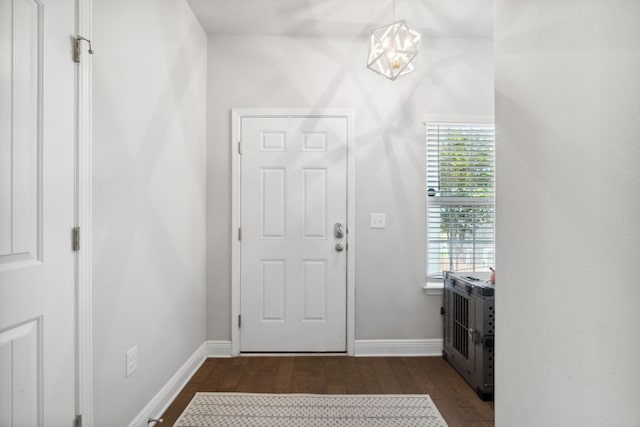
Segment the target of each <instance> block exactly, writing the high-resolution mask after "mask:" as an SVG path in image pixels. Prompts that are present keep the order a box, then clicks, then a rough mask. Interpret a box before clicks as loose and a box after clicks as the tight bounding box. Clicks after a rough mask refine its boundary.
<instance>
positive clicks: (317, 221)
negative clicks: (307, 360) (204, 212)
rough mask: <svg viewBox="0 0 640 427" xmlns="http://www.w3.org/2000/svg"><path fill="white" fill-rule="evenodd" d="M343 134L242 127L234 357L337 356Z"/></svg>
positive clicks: (285, 125) (313, 127)
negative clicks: (236, 350) (238, 322)
mask: <svg viewBox="0 0 640 427" xmlns="http://www.w3.org/2000/svg"><path fill="white" fill-rule="evenodd" d="M347 125H348V123H347V118H346V117H308V118H307V117H304V118H303V117H243V118H242V125H241V136H242V155H241V162H242V164H241V170H242V172H241V233H242V236H241V273H240V281H241V285H240V301H241V304H240V305H241V310H240V311H241V316H242V323H241V328H240V350H241V351H243V352H285V351H289V352H308V351H326V352H344V351H346V327H347V326H346V315H347V311H346V308H347V286H346V268H347V252H346V241H347V239H346V220H347ZM336 224H340V225H339V226H338V227H341V228H342V232H340V231H338V232H336ZM340 233H342V235H340Z"/></svg>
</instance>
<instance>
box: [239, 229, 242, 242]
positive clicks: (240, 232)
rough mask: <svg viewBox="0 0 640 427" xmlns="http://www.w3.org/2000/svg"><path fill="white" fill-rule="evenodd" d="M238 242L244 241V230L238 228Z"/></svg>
mask: <svg viewBox="0 0 640 427" xmlns="http://www.w3.org/2000/svg"><path fill="white" fill-rule="evenodd" d="M238 240H242V228H240V227H238Z"/></svg>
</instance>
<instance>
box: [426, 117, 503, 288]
mask: <svg viewBox="0 0 640 427" xmlns="http://www.w3.org/2000/svg"><path fill="white" fill-rule="evenodd" d="M494 178H495V150H494V126H493V124H469V123H433V122H428V123H427V276H429V277H442V272H443V271H488V270H489V267H491V266H493V262H494V261H493V260H494V258H493V257H494V211H495V208H494V205H495V203H494V187H495V186H494V182H495V179H494Z"/></svg>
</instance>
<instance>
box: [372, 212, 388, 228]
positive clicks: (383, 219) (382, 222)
mask: <svg viewBox="0 0 640 427" xmlns="http://www.w3.org/2000/svg"><path fill="white" fill-rule="evenodd" d="M386 226H387V215H386V214H383V213H372V214H371V228H385V227H386Z"/></svg>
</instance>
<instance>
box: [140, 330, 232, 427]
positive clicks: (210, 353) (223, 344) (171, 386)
mask: <svg viewBox="0 0 640 427" xmlns="http://www.w3.org/2000/svg"><path fill="white" fill-rule="evenodd" d="M208 357H219V358H223V357H231V341H205V342H204V343H202V345H201V346H200V347H198V349H197V350H196V351H195V352H194V353H193V354H192V355H191V357H189V359H188V360H187V361H186V362H185V363H184V365H182V366H181V367H180V369H178V371H177V372H176V373H175V374H174V375H173V376H172V377H171V379H170V380H169V381H168V382H167V383H166V384H165V385H164V386H163V387H162V388H161V389H160V391H158V393H157V394H156V395H155V396H154V397H153V399H151V401H149V403H147V405H146V406H145V407H144V409H142V411H140V413H139V414H138V415H137V416H136V417H135V418H134V419H133V421H131V422H130V423H129V427H148V424H147V420H148V419H149V418H159V417H160V416H162V414H163V413H164V411H166V410H167V408H168V407H169V405H171V403H172V402H173V401H174V400H175V398H176V397H177V396H178V393H180V391H181V390H182V389H183V388H184V386H185V385H186V384H187V383H188V382H189V380H190V379H191V377H192V376H193V374H195V373H196V371H197V370H198V369H199V368H200V366H201V365H202V363H203V362H204V361H205V360H206V359H207V358H208ZM160 425H161V424H157V426H160Z"/></svg>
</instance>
